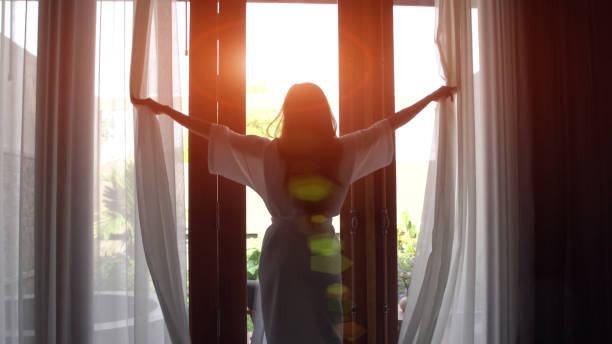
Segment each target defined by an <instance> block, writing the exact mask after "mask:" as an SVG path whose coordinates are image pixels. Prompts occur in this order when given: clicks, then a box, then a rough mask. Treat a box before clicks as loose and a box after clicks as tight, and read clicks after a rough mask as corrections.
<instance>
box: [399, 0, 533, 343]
mask: <svg viewBox="0 0 612 344" xmlns="http://www.w3.org/2000/svg"><path fill="white" fill-rule="evenodd" d="M516 12H517V11H516V9H515V8H514V7H513V5H510V4H507V3H505V2H504V1H502V0H494V1H484V2H482V3H480V2H478V1H472V0H454V1H452V0H439V1H436V14H437V18H436V22H437V32H436V43H437V45H438V49H439V55H440V64H441V67H442V72H443V76H444V78H445V80H446V82H447V84H448V85H453V86H457V87H458V94H457V97H456V101H455V102H454V103H453V102H451V101H450V100H444V101H441V102H440V103H439V104H438V108H437V113H436V134H435V138H434V142H433V147H434V148H433V154H434V160H433V161H432V162H431V164H430V168H429V172H428V178H427V186H426V192H425V194H426V196H425V201H424V202H425V204H424V210H423V219H422V227H421V234H420V238H419V242H418V246H417V254H416V260H415V266H414V270H413V275H412V276H413V277H412V283H411V285H410V290H409V293H408V304H407V308H406V315H405V317H404V319H409V320H408V321H404V322H403V324H402V328H401V332H400V340H399V342H400V343H514V342H516V341H517V338H518V333H519V325H518V321H519V316H518V314H519V313H518V310H517V306H516V305H517V301H518V300H517V297H516V291H517V290H519V288H521V287H525V286H527V287H528V286H529V278H528V274H529V271H528V268H527V269H526V268H524V267H521V268H519V267H518V265H517V264H516V262H517V261H518V259H519V247H521V246H523V247H522V249H523V252H521V255H523V254H524V255H525V256H526V257H529V252H527V251H525V250H524V249H525V248H526V247H525V246H526V245H524V244H525V242H524V240H525V239H524V238H520V239H522V240H523V242H520V241H519V231H523V232H524V228H526V227H528V226H529V221H530V220H529V219H530V218H529V212H528V208H525V206H524V205H525V204H530V203H529V202H530V189H529V187H528V185H527V184H525V183H523V181H524V180H522V179H521V176H524V175H525V174H524V171H525V168H526V167H525V166H523V165H521V163H520V162H521V161H524V160H521V159H520V158H521V157H520V154H519V153H520V152H519V150H518V149H517V145H518V143H519V141H518V138H519V135H520V134H521V133H523V132H524V131H522V130H523V129H524V128H520V126H519V123H520V122H519V116H520V114H519V113H520V111H519V107H520V97H519V92H518V90H519V89H518V87H517V86H518V85H517V80H518V73H519V70H518V67H517V63H518V56H519V55H518V54H519V51H518V48H517V47H518V45H517V37H516V35H517V34H516V32H517V29H516V26H515V22H516V20H517V13H516ZM473 39H474V40H477V41H476V42H478V43H479V49H473V42H472V40H473ZM473 53H474V54H477V55H476V56H473ZM475 61H476V62H475ZM519 190H521V193H519ZM521 202H523V203H522V204H523V205H522V207H521ZM521 210H522V211H521ZM521 243H522V244H521ZM524 262H526V263H529V262H528V261H527V260H524Z"/></svg>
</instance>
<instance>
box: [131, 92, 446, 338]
mask: <svg viewBox="0 0 612 344" xmlns="http://www.w3.org/2000/svg"><path fill="white" fill-rule="evenodd" d="M454 90H455V88H453V87H447V86H443V87H440V88H439V89H438V90H436V91H435V92H433V93H432V94H430V95H429V96H427V97H425V98H423V99H422V100H420V101H419V102H417V103H415V104H414V105H412V106H410V107H408V108H405V109H403V110H401V111H399V112H398V113H396V114H394V115H391V116H388V117H386V118H384V119H382V120H380V121H378V122H376V123H374V124H373V125H371V126H370V127H369V128H367V129H363V130H359V131H356V132H353V133H350V134H348V135H343V136H341V137H338V136H336V122H335V120H334V117H333V115H332V112H331V109H330V107H329V104H328V102H327V98H326V97H325V95H324V93H323V91H322V90H321V89H320V88H319V87H318V86H316V85H314V84H312V83H303V84H296V85H293V86H292V87H291V88H290V89H289V91H288V92H287V95H286V97H285V101H284V103H283V106H282V109H281V111H280V113H279V115H278V116H277V117H276V118H275V119H274V121H273V122H272V123H271V124H270V126H268V131H270V130H271V129H272V130H274V131H275V133H276V134H280V135H279V137H278V138H277V139H274V140H269V139H267V138H264V137H259V136H252V135H240V134H237V133H235V132H233V131H231V130H230V129H229V128H227V127H225V126H222V125H218V124H214V123H210V122H207V121H203V120H199V119H195V118H193V117H189V116H185V115H183V114H181V113H180V112H177V111H175V110H173V109H171V108H170V107H167V106H163V105H161V104H159V103H157V102H155V101H153V100H151V99H149V98H147V99H132V102H133V103H134V104H135V105H137V106H146V107H149V108H150V109H151V110H152V111H153V112H155V113H165V114H167V115H169V116H170V117H172V118H173V119H174V120H175V121H177V122H178V123H180V124H182V125H183V126H185V127H186V128H187V129H189V130H190V131H191V132H192V133H194V134H196V135H199V136H202V137H204V138H206V139H208V140H209V150H208V166H209V172H210V173H213V174H219V175H222V176H224V177H226V178H229V179H231V180H233V181H235V182H238V183H241V184H244V185H248V186H250V187H251V188H252V189H253V190H255V191H256V192H257V193H258V194H259V195H260V196H261V197H262V198H263V200H264V202H265V204H266V207H267V208H268V211H269V212H270V214H271V216H272V224H271V226H270V227H269V228H268V230H267V231H266V234H265V236H264V241H263V247H262V254H261V258H260V268H259V280H260V288H261V301H262V312H263V319H264V328H265V335H266V338H267V342H268V343H270V344H286V343H308V344H312V343H341V341H342V340H341V336H342V327H343V323H342V322H343V313H344V311H343V307H342V303H341V297H342V295H341V294H342V290H343V287H342V284H341V283H342V281H341V276H340V273H341V271H342V258H341V254H340V245H339V242H338V240H337V238H336V237H335V235H334V228H333V227H332V224H331V219H332V217H333V216H336V215H338V214H339V213H340V207H341V206H342V202H343V200H344V197H345V196H346V193H347V191H348V188H349V186H350V185H351V183H353V182H354V181H356V180H357V179H359V178H361V177H363V176H365V175H367V174H370V173H372V172H374V171H375V170H377V169H379V168H382V167H384V166H386V165H388V164H389V163H390V162H391V161H392V159H393V150H394V140H393V135H392V132H393V130H395V129H397V128H399V127H401V126H402V125H404V124H405V123H407V122H408V121H410V120H411V119H412V118H413V117H414V116H415V115H417V114H418V113H419V112H420V111H421V110H422V109H423V108H424V107H425V106H426V105H427V104H429V103H430V102H431V101H437V100H439V99H442V98H445V97H449V96H451V97H452V94H453V92H454Z"/></svg>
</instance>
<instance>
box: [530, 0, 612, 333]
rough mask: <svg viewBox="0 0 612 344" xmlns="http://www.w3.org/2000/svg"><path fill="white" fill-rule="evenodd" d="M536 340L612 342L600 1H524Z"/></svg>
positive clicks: (604, 22)
mask: <svg viewBox="0 0 612 344" xmlns="http://www.w3.org/2000/svg"><path fill="white" fill-rule="evenodd" d="M524 3H525V11H524V15H525V19H526V20H525V24H526V26H525V30H526V31H525V32H526V34H527V35H526V39H527V41H526V43H527V44H526V48H527V50H526V53H527V55H528V61H529V62H528V66H527V71H528V79H529V82H528V83H527V84H528V87H529V88H530V98H529V99H528V101H529V104H530V110H529V111H530V112H531V113H530V118H531V126H532V141H533V144H532V150H531V153H532V161H531V163H532V166H533V172H532V173H533V179H532V181H533V188H534V209H533V210H534V214H535V219H534V220H535V222H534V250H535V251H534V252H535V256H534V259H535V266H534V273H535V307H534V308H535V314H534V317H535V318H534V320H535V322H534V329H535V342H537V343H543V342H547V343H548V342H556V343H570V342H571V343H578V342H580V343H587V342H588V343H592V342H597V343H603V342H612V282H611V272H612V257H611V252H612V235H611V234H612V233H611V231H612V215H611V214H612V209H611V207H612V206H611V200H610V198H611V196H610V195H611V191H612V187H611V184H612V167H611V166H612V164H611V156H612V154H611V152H610V150H611V148H612V141H611V139H610V137H611V136H612V133H611V129H612V121H611V119H612V116H611V115H610V113H611V112H612V111H611V109H610V106H608V105H607V104H606V103H607V102H606V101H607V100H608V99H610V95H609V93H610V76H611V75H612V74H611V73H610V71H611V68H610V64H611V62H610V61H612V59H611V58H610V56H609V55H608V54H606V53H605V51H607V49H608V47H607V46H608V37H609V32H610V25H609V20H608V19H606V18H604V13H606V12H607V11H604V8H603V1H601V2H597V1H593V0H587V1H556V2H541V1H524Z"/></svg>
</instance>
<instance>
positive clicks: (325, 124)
mask: <svg viewBox="0 0 612 344" xmlns="http://www.w3.org/2000/svg"><path fill="white" fill-rule="evenodd" d="M271 128H274V133H275V134H276V135H270V129H271ZM336 128H337V123H336V120H335V118H334V116H333V114H332V111H331V108H330V106H329V103H328V101H327V98H326V97H325V94H324V93H323V90H321V88H319V87H318V86H317V85H315V84H313V83H302V84H295V85H293V86H291V88H290V89H289V91H288V92H287V95H286V96H285V101H284V102H283V106H282V108H281V110H280V112H279V114H278V115H277V116H276V118H275V119H274V120H273V121H272V123H270V125H268V128H267V132H268V135H270V136H278V143H279V152H280V155H281V158H282V159H283V160H284V161H285V162H286V164H287V174H286V176H285V182H287V181H288V180H289V179H290V178H291V177H292V176H296V175H319V176H322V177H325V178H326V179H328V180H329V181H331V182H333V183H334V184H339V181H338V163H339V160H340V155H341V151H340V149H341V147H340V141H339V140H338V136H337V135H336ZM279 132H280V136H279V135H278V133H279ZM297 136H301V137H307V138H311V141H312V143H313V144H312V145H310V146H308V147H304V146H303V142H302V145H301V146H298V145H299V141H298V143H296V141H294V140H293V139H294V138H295V137H297ZM316 208H318V207H316Z"/></svg>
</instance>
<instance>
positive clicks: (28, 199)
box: [0, 0, 38, 343]
mask: <svg viewBox="0 0 612 344" xmlns="http://www.w3.org/2000/svg"><path fill="white" fill-rule="evenodd" d="M0 3H1V4H0V7H1V8H0V11H1V12H0V343H18V342H19V340H20V338H22V339H23V340H24V342H25V343H31V342H32V340H33V333H34V311H33V305H34V300H33V296H34V276H35V275H34V145H35V141H34V140H35V135H34V131H35V112H36V102H35V101H34V99H35V96H36V61H37V26H38V4H37V3H36V2H33V1H30V2H28V3H26V2H25V1H7V0H2V1H1V2H0Z"/></svg>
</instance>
